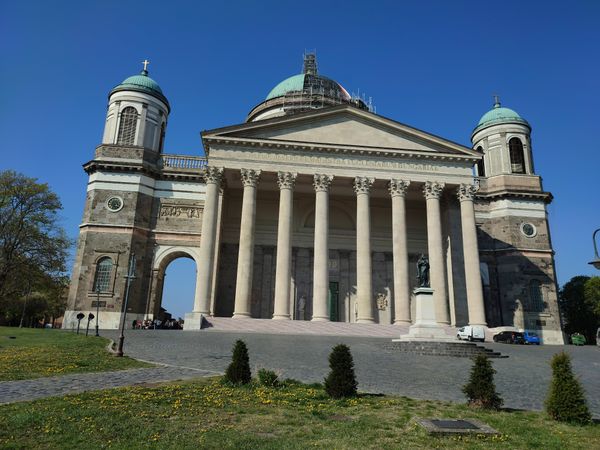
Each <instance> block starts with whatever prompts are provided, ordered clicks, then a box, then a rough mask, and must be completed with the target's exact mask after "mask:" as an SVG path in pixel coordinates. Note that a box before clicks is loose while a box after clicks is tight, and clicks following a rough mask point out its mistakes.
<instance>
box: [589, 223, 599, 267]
mask: <svg viewBox="0 0 600 450" xmlns="http://www.w3.org/2000/svg"><path fill="white" fill-rule="evenodd" d="M598 231H600V228H598V229H597V230H596V231H594V234H592V242H593V243H594V259H593V260H592V261H590V262H589V263H588V264H591V265H592V266H594V267H595V268H596V269H598V270H600V256H598V246H597V245H596V233H598Z"/></svg>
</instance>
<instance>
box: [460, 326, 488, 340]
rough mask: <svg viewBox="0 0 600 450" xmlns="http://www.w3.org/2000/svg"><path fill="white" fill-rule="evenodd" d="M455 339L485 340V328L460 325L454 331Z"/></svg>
mask: <svg viewBox="0 0 600 450" xmlns="http://www.w3.org/2000/svg"><path fill="white" fill-rule="evenodd" d="M456 339H458V340H459V341H460V340H461V339H466V340H468V341H481V342H484V341H485V328H483V327H477V326H471V325H467V326H466V327H461V328H459V329H458V331H457V332H456Z"/></svg>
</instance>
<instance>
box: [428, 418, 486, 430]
mask: <svg viewBox="0 0 600 450" xmlns="http://www.w3.org/2000/svg"><path fill="white" fill-rule="evenodd" d="M431 423H432V424H434V425H435V426H436V427H437V428H451V429H453V430H457V429H466V430H477V429H479V427H478V426H477V425H475V424H474V423H471V422H467V421H466V420H436V419H433V420H432V421H431Z"/></svg>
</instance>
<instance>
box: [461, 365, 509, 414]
mask: <svg viewBox="0 0 600 450" xmlns="http://www.w3.org/2000/svg"><path fill="white" fill-rule="evenodd" d="M495 373H496V371H495V370H494V368H493V367H492V363H491V361H490V360H489V359H488V357H487V356H485V355H483V354H481V355H477V356H476V357H475V360H474V363H473V367H472V368H471V377H470V378H469V382H468V383H467V384H466V385H464V386H463V388H462V391H463V392H464V393H465V395H466V396H467V400H468V403H469V405H470V406H475V407H479V408H486V409H498V408H500V407H501V406H502V403H503V400H502V398H500V396H499V395H498V393H497V392H496V385H495V384H494V374H495Z"/></svg>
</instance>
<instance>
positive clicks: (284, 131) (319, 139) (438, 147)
mask: <svg viewBox="0 0 600 450" xmlns="http://www.w3.org/2000/svg"><path fill="white" fill-rule="evenodd" d="M226 137H230V138H234V139H244V138H246V139H251V140H252V141H257V140H258V141H265V142H280V143H284V144H285V143H296V144H316V145H319V146H332V147H353V148H356V147H362V148H364V149H365V151H369V150H371V149H372V150H382V149H383V150H398V151H407V152H411V153H413V152H415V153H421V152H423V153H429V154H431V153H443V154H451V155H457V156H459V155H464V156H471V157H472V156H477V153H476V152H475V151H473V150H471V149H470V148H468V147H465V146H462V145H460V144H457V143H455V142H452V141H448V140H446V139H443V138H440V137H438V136H435V135H432V134H429V133H426V132H424V131H421V130H418V129H416V128H412V127H409V126H407V125H404V124H401V123H399V122H395V121H393V120H390V119H387V118H385V117H382V116H378V115H376V114H373V113H370V112H366V111H362V110H359V109H357V108H353V107H350V106H341V107H340V106H338V107H333V108H327V109H321V110H315V111H311V112H308V113H303V114H298V115H295V116H284V117H278V118H274V119H268V120H264V121H257V122H250V123H246V124H242V125H238V126H233V127H227V128H221V129H217V130H211V131H207V132H204V133H203V138H205V139H210V138H226Z"/></svg>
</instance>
